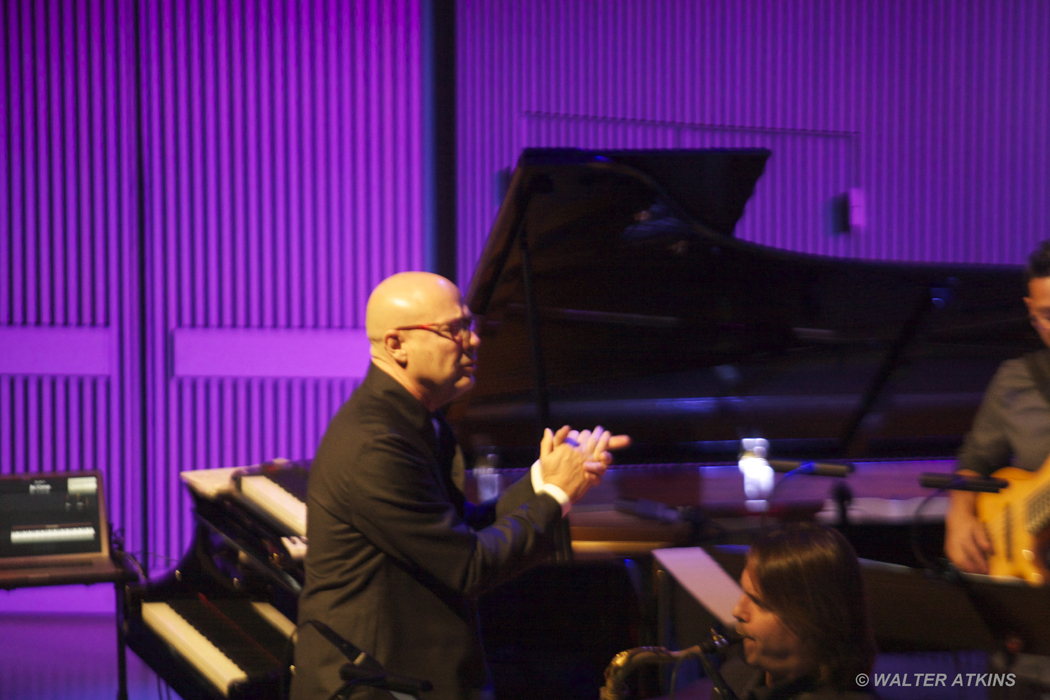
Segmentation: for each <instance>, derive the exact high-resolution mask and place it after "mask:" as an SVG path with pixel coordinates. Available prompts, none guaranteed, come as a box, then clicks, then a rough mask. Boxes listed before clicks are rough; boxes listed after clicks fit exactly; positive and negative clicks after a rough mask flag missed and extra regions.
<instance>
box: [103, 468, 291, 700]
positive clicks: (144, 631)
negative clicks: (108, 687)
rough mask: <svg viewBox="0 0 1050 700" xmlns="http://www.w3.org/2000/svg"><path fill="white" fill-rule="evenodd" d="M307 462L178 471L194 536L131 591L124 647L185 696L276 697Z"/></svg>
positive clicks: (284, 660) (287, 636)
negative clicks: (177, 556)
mask: <svg viewBox="0 0 1050 700" xmlns="http://www.w3.org/2000/svg"><path fill="white" fill-rule="evenodd" d="M308 467H309V463H308V462H298V463H292V462H282V463H280V464H265V465H259V466H256V467H248V468H224V469H211V470H203V471H198V472H183V475H182V477H183V481H184V482H185V483H186V484H187V486H188V487H189V488H190V492H191V493H192V495H193V501H194V517H195V519H196V521H197V528H196V534H195V537H194V541H193V543H192V545H191V547H190V549H189V551H187V553H186V554H185V556H184V557H183V558H182V560H181V561H180V562H179V564H178V566H176V568H175V569H174V571H173V572H172V573H171V575H169V576H168V577H167V578H165V579H164V580H162V581H159V582H156V583H152V584H149V585H146V586H132V587H129V589H128V591H127V593H126V595H125V609H124V611H123V614H124V625H125V629H126V640H127V644H128V646H129V647H130V648H131V649H132V650H133V651H134V652H135V653H136V654H138V655H139V656H140V657H141V658H142V659H143V660H144V661H145V662H146V663H147V664H149V665H150V666H151V667H152V668H153V669H154V670H155V671H156V672H157V674H158V675H159V676H160V677H161V678H163V679H164V680H165V681H166V682H167V683H168V685H169V686H171V687H172V688H173V689H174V690H175V691H176V692H177V693H178V694H179V695H180V696H181V697H182V698H183V700H190V698H200V699H202V700H204V699H209V700H210V699H218V698H232V699H240V698H272V699H273V700H277V698H279V697H280V690H281V683H282V678H281V674H282V671H283V669H284V668H285V666H286V664H287V660H288V658H289V653H290V650H291V646H290V641H289V640H290V637H291V636H292V633H293V631H294V630H295V619H296V606H297V601H298V595H299V592H300V591H301V590H302V584H303V569H302V551H304V546H303V545H302V544H301V543H302V539H301V538H302V537H303V536H304V535H305V532H306V522H305V515H306V502H305V500H306V479H307V469H308Z"/></svg>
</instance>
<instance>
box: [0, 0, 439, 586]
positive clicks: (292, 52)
mask: <svg viewBox="0 0 1050 700" xmlns="http://www.w3.org/2000/svg"><path fill="white" fill-rule="evenodd" d="M0 21H2V31H0V40H2V42H3V44H2V51H0V81H2V82H0V94H2V95H3V108H2V109H0V141H2V144H3V146H2V147H3V148H4V153H5V159H4V162H3V166H2V167H0V171H2V172H0V185H2V189H0V226H2V227H3V229H4V231H5V233H4V235H3V236H2V238H0V331H3V329H4V328H8V327H15V328H38V327H43V328H45V329H46V328H50V327H66V326H70V327H93V328H98V327H101V328H105V329H107V330H108V332H109V333H110V335H111V340H112V342H111V346H112V350H111V352H110V356H109V367H110V373H109V374H108V375H98V374H97V373H95V374H90V373H87V374H84V375H76V374H68V373H66V374H61V373H59V374H56V373H48V372H39V373H36V374H32V375H23V374H10V373H8V374H3V373H2V370H0V472H3V473H8V472H35V471H52V470H66V469H88V468H99V469H102V470H103V471H104V472H105V473H106V475H107V477H108V487H109V491H110V499H109V500H110V509H111V511H112V515H113V520H114V522H115V523H116V524H117V525H118V526H121V527H123V528H124V529H125V530H126V531H127V534H128V545H129V548H130V549H131V550H133V551H141V550H142V549H143V548H144V544H145V543H144V541H143V540H142V528H141V518H142V511H141V508H142V507H143V505H144V504H142V502H141V497H140V496H141V493H142V484H141V482H140V474H141V473H142V466H143V459H145V464H146V470H145V471H146V478H147V486H148V493H149V499H148V500H149V502H148V507H149V509H150V515H151V518H150V526H149V527H150V529H149V542H148V549H149V550H150V551H151V552H152V553H154V554H156V555H159V556H158V558H155V559H153V560H152V561H151V562H150V566H151V567H152V568H157V567H160V568H163V567H164V566H165V565H166V563H167V562H168V560H170V559H172V558H176V557H178V556H180V555H181V553H182V552H183V551H184V549H185V546H186V540H187V538H188V536H189V534H190V528H191V523H190V521H189V508H188V503H187V500H186V498H185V495H184V493H183V491H184V489H183V488H182V487H181V485H180V483H179V481H178V472H179V471H180V470H183V469H197V468H205V467H219V466H228V465H231V464H247V463H252V462H258V461H262V460H265V459H269V458H273V457H277V456H287V457H304V456H309V455H311V454H312V453H313V451H314V449H315V448H316V445H317V442H318V440H319V438H320V435H321V433H322V431H323V430H324V427H325V425H326V424H327V422H328V419H329V418H330V417H331V415H333V414H334V413H335V411H336V410H337V409H338V407H339V404H340V403H341V402H342V401H343V400H344V399H345V398H346V396H348V395H349V393H350V391H352V389H353V387H354V385H355V381H354V380H352V379H345V380H344V379H320V378H318V379H308V378H307V379H289V378H283V377H281V376H276V375H275V376H268V377H259V378H243V379H242V378H226V377H222V376H214V377H173V376H172V366H173V361H174V358H173V356H172V340H171V338H172V333H173V332H174V331H175V330H176V329H180V328H181V329H188V328H193V329H229V328H241V329H288V330H290V331H294V330H304V331H307V330H312V329H328V328H336V329H349V328H360V327H361V326H363V325H364V317H363V316H364V307H365V301H366V299H367V294H368V292H369V290H371V288H372V287H373V286H374V285H375V284H376V283H377V282H378V281H379V280H381V279H382V278H383V277H385V276H387V275H389V274H392V273H394V272H397V271H399V270H406V269H421V268H422V266H423V264H424V251H425V248H426V246H425V245H424V240H423V239H424V231H423V197H422V188H423V177H422V173H423V167H422V143H421V135H422V111H421V110H422V101H421V94H420V92H421V82H420V78H421V72H422V71H421V69H422V66H421V64H420V62H421V60H422V56H421V54H420V34H419V32H420V8H419V0H393V1H389V0H357V1H354V2H344V1H343V0H311V1H308V2H299V1H297V0H156V1H151V2H141V3H136V2H130V1H129V0H74V1H71V2H58V1H57V0H52V1H48V0H19V1H16V2H9V3H4V4H3V8H2V10H0ZM139 97H141V100H142V104H141V122H139V121H137V120H138V119H139V114H140V112H139V110H138V105H137V103H136V100H137V99H139ZM139 124H141V144H142V148H141V159H142V166H141V171H140V169H139V167H138V162H139V154H140V151H139V149H138V143H139V140H138V138H139V132H138V129H139ZM140 196H141V198H142V199H141V201H142V202H143V203H144V207H143V210H142V219H143V220H142V223H141V225H140V223H139V211H138V209H137V206H138V202H139V201H140V200H139V197H140ZM140 251H141V253H142V255H141V261H142V264H143V268H142V273H143V274H142V275H140V274H139V273H140V270H139V264H140ZM140 305H141V308H140ZM143 312H144V313H143ZM140 313H142V315H143V316H144V318H145V319H146V327H145V328H140V327H139V326H138V320H139V317H140ZM140 340H144V342H145V346H141V345H140ZM12 351H17V348H14V349H12V348H8V347H3V348H0V352H3V353H9V352H12ZM75 351H76V349H75V348H73V349H70V352H71V353H75ZM2 359H3V358H0V360H2ZM361 369H362V370H363V369H364V368H363V367H362V368H361ZM276 374H277V375H279V372H278V373H276ZM141 398H144V399H145V401H146V404H145V405H144V406H143V405H141V401H140V399H141Z"/></svg>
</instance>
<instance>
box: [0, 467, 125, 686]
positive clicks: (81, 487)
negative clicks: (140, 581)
mask: <svg viewBox="0 0 1050 700" xmlns="http://www.w3.org/2000/svg"><path fill="white" fill-rule="evenodd" d="M77 481H79V482H89V483H90V484H91V485H90V487H88V486H87V484H84V483H81V484H78V485H77V486H74V485H72V484H73V482H77ZM0 486H2V488H0V503H2V504H3V506H4V509H0V531H2V532H3V533H4V541H3V543H0V555H2V556H4V558H5V564H7V565H6V566H3V567H0V589H6V590H13V589H16V588H30V587H40V586H66V585H71V584H84V585H91V584H95V583H112V584H113V586H114V588H115V589H116V606H117V607H116V612H115V617H116V622H117V700H127V698H128V678H127V658H126V656H125V640H124V626H123V610H124V584H125V583H127V582H128V581H129V580H130V579H131V578H132V575H131V572H129V571H128V570H127V569H125V568H123V567H122V566H119V565H118V564H116V563H115V562H114V561H113V558H112V557H113V554H114V551H113V550H111V548H110V535H111V533H110V530H109V521H108V520H107V518H106V505H105V498H104V489H103V487H102V474H101V473H100V472H98V471H97V470H87V471H82V472H55V473H48V474H11V475H5V476H2V477H0ZM34 489H36V491H37V492H38V494H37V495H33V494H34ZM27 499H28V500H27ZM73 502H76V503H77V505H78V506H80V505H84V506H86V507H85V508H80V507H77V508H74V509H69V506H70V505H72V503H73ZM34 503H38V504H39V506H40V507H39V508H36V507H28V508H27V507H26V506H27V504H34ZM56 503H57V504H58V506H59V507H58V508H57V510H56ZM63 503H66V507H67V509H68V510H65V511H63V510H62V508H61V505H62V504H63ZM5 509H6V510H5ZM80 525H86V526H88V527H90V528H92V531H93V534H94V536H93V537H92V536H88V537H87V540H86V542H85V543H84V544H83V546H80V545H79V542H80V541H83V540H82V539H77V540H75V541H74V544H72V545H70V544H69V543H68V542H66V544H65V545H64V546H63V547H57V546H52V545H46V544H45V545H43V546H41V545H39V544H32V543H26V542H18V541H17V540H16V537H15V536H16V534H18V533H20V532H25V531H27V530H33V529H34V528H36V527H39V528H42V529H44V530H45V531H49V529H50V528H57V529H56V530H54V531H57V532H62V531H64V530H62V528H63V527H66V528H73V529H76V528H77V526H80ZM81 529H87V528H81Z"/></svg>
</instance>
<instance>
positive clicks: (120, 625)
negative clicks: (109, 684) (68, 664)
mask: <svg viewBox="0 0 1050 700" xmlns="http://www.w3.org/2000/svg"><path fill="white" fill-rule="evenodd" d="M113 585H114V586H115V587H116V589H117V614H116V618H117V700H128V659H127V654H126V647H125V644H124V581H123V580H118V581H117V582H116V583H114V584H113Z"/></svg>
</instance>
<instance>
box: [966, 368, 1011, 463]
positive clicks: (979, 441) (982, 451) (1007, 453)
mask: <svg viewBox="0 0 1050 700" xmlns="http://www.w3.org/2000/svg"><path fill="white" fill-rule="evenodd" d="M1006 373H1007V369H1006V367H1005V366H1002V367H1000V368H999V370H998V371H997V372H996V373H995V376H994V377H993V378H992V381H991V383H990V384H989V385H988V389H987V390H986V391H985V392H984V398H983V399H982V400H981V407H980V408H979V409H978V410H977V415H976V416H975V417H974V420H973V427H972V428H971V429H970V432H969V433H968V434H967V435H966V439H965V440H964V441H963V445H962V448H960V450H959V454H958V457H957V459H958V462H957V464H956V467H955V468H956V470H961V469H969V470H972V471H975V472H977V473H978V474H982V475H984V476H988V475H989V474H991V473H992V472H994V471H996V470H997V469H1001V468H1002V467H1005V466H1007V465H1009V464H1010V457H1011V456H1012V454H1013V450H1012V449H1011V447H1010V441H1009V436H1008V434H1007V429H1006V425H1005V421H1006V407H1005V400H1004V399H1005V397H1004V392H1005V386H1006V384H1007V381H1006Z"/></svg>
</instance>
